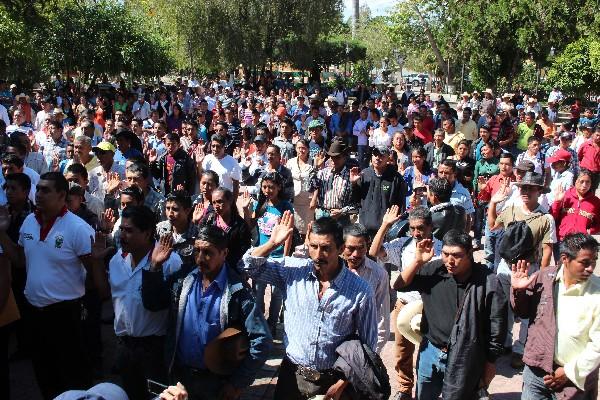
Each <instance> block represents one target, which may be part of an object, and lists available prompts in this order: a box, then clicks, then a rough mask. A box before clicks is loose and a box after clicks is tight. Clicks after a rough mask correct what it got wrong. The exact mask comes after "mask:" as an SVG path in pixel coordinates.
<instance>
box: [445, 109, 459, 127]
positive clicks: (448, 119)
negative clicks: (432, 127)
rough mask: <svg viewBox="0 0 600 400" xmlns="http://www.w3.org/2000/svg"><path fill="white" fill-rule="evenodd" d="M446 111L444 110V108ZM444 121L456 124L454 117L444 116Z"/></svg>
mask: <svg viewBox="0 0 600 400" xmlns="http://www.w3.org/2000/svg"><path fill="white" fill-rule="evenodd" d="M444 111H446V110H444ZM444 122H450V123H451V124H452V126H456V122H455V121H454V118H452V117H450V118H446V119H445V120H444Z"/></svg>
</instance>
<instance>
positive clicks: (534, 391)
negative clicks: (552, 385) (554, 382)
mask: <svg viewBox="0 0 600 400" xmlns="http://www.w3.org/2000/svg"><path fill="white" fill-rule="evenodd" d="M544 375H547V374H546V372H545V371H544V370H542V369H540V368H534V367H530V366H529V365H527V364H525V367H524V368H523V393H522V394H521V400H556V394H555V393H554V391H552V390H550V389H548V388H547V387H546V385H544Z"/></svg>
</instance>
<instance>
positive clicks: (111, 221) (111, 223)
mask: <svg viewBox="0 0 600 400" xmlns="http://www.w3.org/2000/svg"><path fill="white" fill-rule="evenodd" d="M116 222H117V217H116V216H115V212H114V211H113V209H112V208H107V209H106V210H105V211H104V212H103V213H102V221H101V226H102V229H104V230H106V231H112V229H113V228H114V227H115V223H116Z"/></svg>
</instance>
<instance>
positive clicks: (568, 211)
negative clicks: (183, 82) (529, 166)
mask: <svg viewBox="0 0 600 400" xmlns="http://www.w3.org/2000/svg"><path fill="white" fill-rule="evenodd" d="M594 179H595V178H594V173H593V172H592V171H590V170H588V169H585V168H584V169H581V170H580V171H579V175H578V176H577V178H576V179H575V186H573V187H572V188H570V189H568V190H567V191H565V190H564V189H563V187H562V186H560V185H559V186H558V187H557V188H556V191H555V192H554V202H553V203H552V205H551V207H550V213H551V214H552V216H553V217H554V220H555V221H556V238H557V239H558V242H557V243H556V244H555V246H554V259H555V260H558V257H559V252H558V247H559V246H558V243H560V242H562V240H563V239H564V237H565V236H567V235H568V234H570V233H576V232H581V233H589V234H592V235H593V234H596V233H598V232H600V199H599V198H598V197H597V196H596V194H595V192H596V185H597V182H595V180H594Z"/></svg>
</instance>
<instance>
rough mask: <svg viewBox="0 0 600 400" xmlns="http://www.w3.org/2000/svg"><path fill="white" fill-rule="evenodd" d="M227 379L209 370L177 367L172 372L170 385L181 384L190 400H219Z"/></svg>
mask: <svg viewBox="0 0 600 400" xmlns="http://www.w3.org/2000/svg"><path fill="white" fill-rule="evenodd" d="M227 379H228V377H227V376H222V375H217V374H214V373H212V372H210V371H209V370H197V369H194V368H189V367H186V366H182V365H175V366H174V367H173V370H172V371H171V377H170V383H171V384H172V385H175V384H176V383H177V382H181V383H182V384H183V386H185V390H186V391H187V392H188V399H189V400H219V399H220V397H221V396H220V394H221V390H222V389H223V386H224V385H225V383H227Z"/></svg>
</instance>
